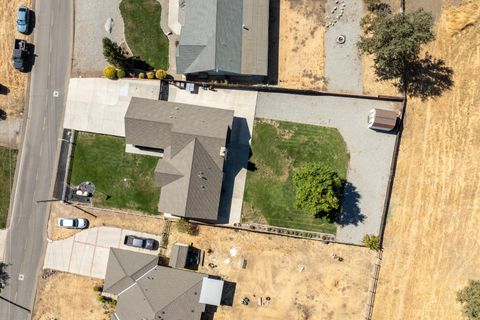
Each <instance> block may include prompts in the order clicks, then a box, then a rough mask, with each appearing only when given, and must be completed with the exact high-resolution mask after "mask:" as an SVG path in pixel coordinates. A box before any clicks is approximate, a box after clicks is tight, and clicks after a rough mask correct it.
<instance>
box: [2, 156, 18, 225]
mask: <svg viewBox="0 0 480 320" xmlns="http://www.w3.org/2000/svg"><path fill="white" fill-rule="evenodd" d="M16 161H17V150H13V149H7V148H4V147H0V186H1V189H0V229H3V228H5V227H6V225H7V217H8V207H9V204H10V194H11V191H12V186H13V177H14V175H15V163H16Z"/></svg>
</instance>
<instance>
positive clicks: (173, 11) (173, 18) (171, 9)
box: [158, 0, 184, 79]
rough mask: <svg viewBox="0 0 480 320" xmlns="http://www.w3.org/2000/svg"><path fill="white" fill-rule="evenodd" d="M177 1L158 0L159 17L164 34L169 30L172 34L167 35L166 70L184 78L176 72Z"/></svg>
mask: <svg viewBox="0 0 480 320" xmlns="http://www.w3.org/2000/svg"><path fill="white" fill-rule="evenodd" d="M178 1H179V0H158V2H159V3H160V5H161V7H162V17H161V19H160V27H161V28H162V30H163V32H164V33H165V34H168V33H169V32H170V31H171V32H173V34H171V35H169V36H168V43H169V45H168V70H167V73H168V74H169V75H171V76H172V77H174V78H175V79H184V76H183V75H181V74H177V67H176V63H177V62H176V61H177V60H176V55H177V52H176V50H177V46H176V42H177V41H178V40H179V38H180V30H181V25H180V24H179V22H178Z"/></svg>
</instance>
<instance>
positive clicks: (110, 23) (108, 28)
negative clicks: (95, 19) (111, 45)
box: [105, 18, 113, 34]
mask: <svg viewBox="0 0 480 320" xmlns="http://www.w3.org/2000/svg"><path fill="white" fill-rule="evenodd" d="M112 29H113V19H112V18H108V19H107V22H105V31H107V33H108V34H111V33H112Z"/></svg>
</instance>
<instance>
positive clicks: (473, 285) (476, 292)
mask: <svg viewBox="0 0 480 320" xmlns="http://www.w3.org/2000/svg"><path fill="white" fill-rule="evenodd" d="M457 301H458V302H460V303H461V304H462V306H463V313H464V314H465V316H466V317H467V318H468V319H470V320H478V319H480V281H478V280H477V281H474V280H470V282H469V283H468V286H466V287H465V288H463V289H462V290H460V291H459V292H457Z"/></svg>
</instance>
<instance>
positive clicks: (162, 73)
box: [155, 69, 167, 80]
mask: <svg viewBox="0 0 480 320" xmlns="http://www.w3.org/2000/svg"><path fill="white" fill-rule="evenodd" d="M166 77H167V71H165V70H161V69H160V70H157V71H155V78H157V79H160V80H161V79H165V78H166Z"/></svg>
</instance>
